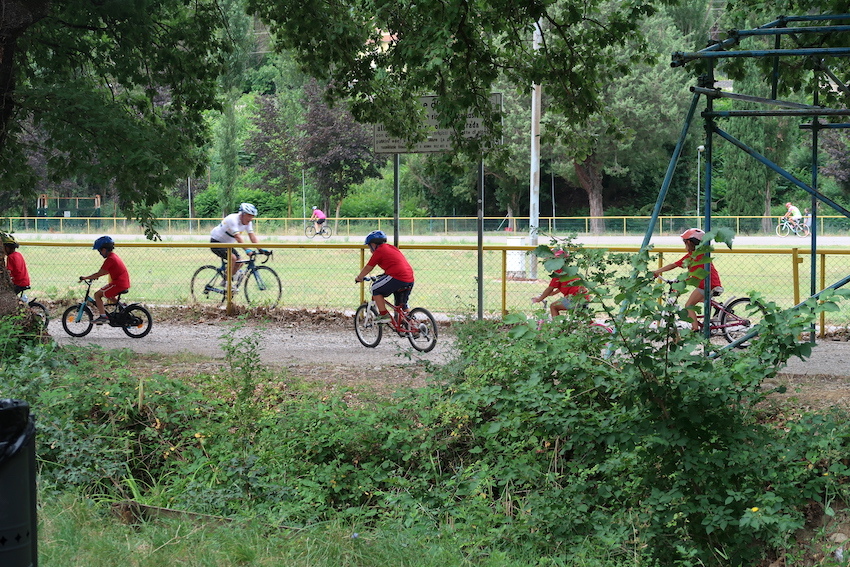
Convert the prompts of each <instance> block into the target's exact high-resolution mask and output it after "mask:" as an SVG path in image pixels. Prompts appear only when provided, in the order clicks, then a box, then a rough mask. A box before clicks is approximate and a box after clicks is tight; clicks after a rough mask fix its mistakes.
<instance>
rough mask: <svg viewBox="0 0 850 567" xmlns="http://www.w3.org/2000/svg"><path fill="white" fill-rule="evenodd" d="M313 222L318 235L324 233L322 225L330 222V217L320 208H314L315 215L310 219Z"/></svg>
mask: <svg viewBox="0 0 850 567" xmlns="http://www.w3.org/2000/svg"><path fill="white" fill-rule="evenodd" d="M310 220H311V221H313V226H314V227H316V234H319V233H320V232H322V225H323V224H325V221H327V220H328V216H327V215H326V214H325V213H324V212H323V211H322V209H320V208H319V207H315V206H314V207H313V215H312V216H311V217H310Z"/></svg>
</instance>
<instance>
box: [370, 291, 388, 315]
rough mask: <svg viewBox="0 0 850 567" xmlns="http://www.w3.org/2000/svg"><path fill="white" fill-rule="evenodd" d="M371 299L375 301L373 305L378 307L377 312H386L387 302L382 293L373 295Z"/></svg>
mask: <svg viewBox="0 0 850 567" xmlns="http://www.w3.org/2000/svg"><path fill="white" fill-rule="evenodd" d="M372 301H374V302H375V307H377V308H378V313H380V314H384V313H386V312H387V302H386V300H385V299H384V296H383V295H373V296H372Z"/></svg>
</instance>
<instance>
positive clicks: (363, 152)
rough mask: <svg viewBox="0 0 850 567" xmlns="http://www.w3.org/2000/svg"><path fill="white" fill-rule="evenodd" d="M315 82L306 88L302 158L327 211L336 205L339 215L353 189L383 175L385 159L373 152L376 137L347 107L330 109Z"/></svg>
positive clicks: (302, 126)
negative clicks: (381, 167) (373, 137)
mask: <svg viewBox="0 0 850 567" xmlns="http://www.w3.org/2000/svg"><path fill="white" fill-rule="evenodd" d="M324 92H325V91H324V89H322V88H321V87H320V86H319V84H318V82H316V81H315V80H313V81H309V82H308V83H307V85H306V87H305V88H304V103H305V106H306V113H305V115H304V123H303V124H302V125H301V129H302V130H303V132H304V141H303V145H302V155H303V161H304V165H305V166H306V167H307V168H308V169H309V170H310V171H311V172H312V174H313V177H314V178H315V180H316V185H317V190H318V191H319V194H320V195H321V196H322V199H323V200H324V202H323V203H322V205H323V206H325V207H328V208H329V207H330V206H331V204H332V202H333V201H336V209H337V213H338V212H339V205H340V203H341V202H342V199H343V198H344V197H345V195H346V193H347V192H348V189H349V187H351V185H353V184H355V183H362V182H363V180H364V179H366V178H367V177H377V176H379V175H380V173H379V171H378V167H379V165H380V164H381V162H382V161H384V160H382V159H379V158H378V157H377V156H375V154H374V153H373V152H372V149H371V148H372V137H371V135H370V134H369V132H367V130H366V129H365V128H364V127H363V126H362V125H360V124H357V123H356V122H355V121H354V118H353V117H352V116H351V113H349V112H348V111H347V110H346V109H345V108H343V106H342V105H341V104H340V105H337V106H335V107H331V106H328V105H327V104H326V103H325V101H324V100H323V93H324Z"/></svg>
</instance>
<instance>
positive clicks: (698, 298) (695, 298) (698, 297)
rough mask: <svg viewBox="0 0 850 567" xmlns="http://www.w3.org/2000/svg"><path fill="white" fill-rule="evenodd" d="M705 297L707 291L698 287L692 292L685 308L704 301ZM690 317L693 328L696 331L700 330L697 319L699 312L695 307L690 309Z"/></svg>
mask: <svg viewBox="0 0 850 567" xmlns="http://www.w3.org/2000/svg"><path fill="white" fill-rule="evenodd" d="M704 299H705V293H703V290H701V289H700V288H696V289H695V290H693V291H692V292H691V295H690V297H688V301H687V302H686V303H685V308H686V309H687V308H688V307H693V306H694V305H697V304H699V303H702V302H703V300H704ZM688 318H689V319H690V320H691V329H693V330H694V331H699V321H698V320H697V312H696V311H695V310H693V309H688Z"/></svg>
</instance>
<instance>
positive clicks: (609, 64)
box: [247, 0, 655, 154]
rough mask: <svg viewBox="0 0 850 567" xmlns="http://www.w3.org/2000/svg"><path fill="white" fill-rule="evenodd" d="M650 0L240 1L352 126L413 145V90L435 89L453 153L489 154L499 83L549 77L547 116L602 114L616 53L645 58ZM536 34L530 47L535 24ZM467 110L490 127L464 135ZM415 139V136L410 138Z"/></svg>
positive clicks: (496, 132)
mask: <svg viewBox="0 0 850 567" xmlns="http://www.w3.org/2000/svg"><path fill="white" fill-rule="evenodd" d="M654 4H655V3H654V2H653V1H650V0H635V1H632V2H608V1H605V0H588V1H581V2H580V1H577V0H562V1H559V2H537V1H531V0H524V1H521V2H517V1H515V0H476V1H474V2H442V1H439V0H377V1H375V0H339V1H336V2H324V1H320V0H300V1H298V2H295V1H292V0H247V5H248V9H249V11H251V12H252V13H254V14H256V15H257V16H259V17H260V18H261V19H263V20H264V21H265V22H267V23H268V24H269V26H270V28H271V30H272V32H273V33H274V34H275V36H276V37H277V39H278V42H279V46H280V47H282V48H286V49H291V50H292V51H293V53H294V54H295V55H296V57H297V59H298V60H299V62H300V64H301V66H302V68H303V70H304V71H305V72H307V73H308V74H310V75H312V76H314V77H317V78H319V79H320V80H325V81H327V82H328V83H329V84H330V85H331V88H330V89H329V90H328V92H327V96H328V98H329V99H330V100H332V101H333V100H341V99H349V100H351V101H352V113H353V114H354V116H355V118H356V119H357V120H358V121H360V122H376V123H383V124H384V125H385V126H386V127H387V130H388V131H389V132H390V134H393V135H396V136H400V137H406V138H407V139H410V140H417V139H421V138H422V136H423V132H421V131H420V125H421V121H420V116H419V114H420V113H421V112H422V109H420V108H418V106H417V95H420V94H424V93H432V94H437V95H438V96H439V97H440V99H439V107H438V108H437V110H438V111H439V112H440V116H441V120H442V123H443V126H445V127H449V128H452V127H454V128H456V130H455V134H456V139H455V147H456V148H457V149H458V150H460V151H466V152H468V153H470V154H480V153H486V151H487V149H488V148H495V147H496V146H495V145H493V144H490V143H491V142H492V141H493V138H496V139H497V138H498V137H500V135H501V132H500V125H499V123H498V121H497V116H496V115H494V113H493V111H492V109H491V107H490V102H489V95H490V92H491V90H492V88H493V85H494V84H495V83H496V81H497V80H499V79H500V78H502V77H505V78H507V79H508V80H509V81H511V82H512V83H513V84H515V85H523V87H521V88H525V89H528V88H530V86H531V84H532V83H543V82H545V83H546V84H547V85H549V86H548V89H549V92H550V93H552V96H553V101H554V102H553V104H554V109H555V110H556V111H557V112H559V113H562V114H563V115H564V116H565V117H567V119H569V120H571V121H574V122H577V123H578V122H583V121H586V120H587V119H588V117H590V116H591V115H592V114H593V113H595V112H599V111H602V110H603V105H602V101H601V97H600V86H601V85H603V84H605V83H606V82H607V80H608V78H610V77H612V76H616V75H620V74H622V73H623V72H624V71H625V66H626V65H628V63H629V62H630V61H626V62H625V63H624V62H623V61H622V60H618V59H617V58H616V57H615V52H616V48H617V47H619V46H622V45H625V44H627V43H633V44H635V45H636V46H637V47H636V48H635V49H634V51H633V56H632V58H631V62H633V61H635V60H640V59H641V58H642V57H643V49H642V48H641V45H642V44H641V41H640V40H641V34H640V26H639V24H640V21H641V19H642V18H643V17H645V16H646V15H648V14H651V13H653V12H654V11H655V7H654ZM538 22H539V24H540V27H541V29H542V36H541V41H540V43H539V46H535V45H532V35H533V31H534V26H535V24H536V23H538ZM470 110H474V111H476V113H477V114H478V115H480V116H482V117H484V120H485V123H487V124H488V125H489V126H490V127H491V129H492V132H493V137H492V138H490V139H486V138H483V139H462V138H461V134H462V132H461V131H459V130H458V128H460V126H458V125H462V124H464V123H465V119H464V117H465V115H466V113H467V112H468V111H470ZM415 133H418V136H419V137H418V138H417V136H416V134H415Z"/></svg>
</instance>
